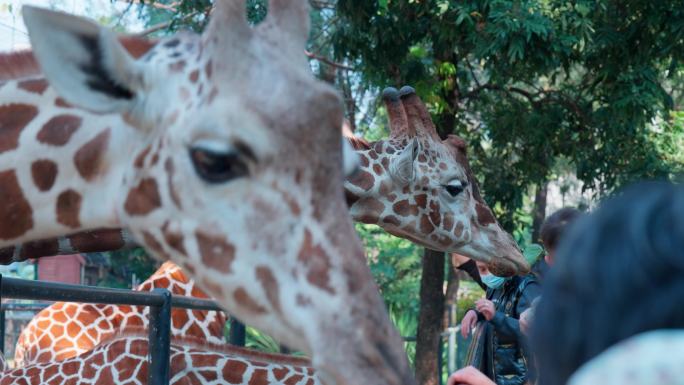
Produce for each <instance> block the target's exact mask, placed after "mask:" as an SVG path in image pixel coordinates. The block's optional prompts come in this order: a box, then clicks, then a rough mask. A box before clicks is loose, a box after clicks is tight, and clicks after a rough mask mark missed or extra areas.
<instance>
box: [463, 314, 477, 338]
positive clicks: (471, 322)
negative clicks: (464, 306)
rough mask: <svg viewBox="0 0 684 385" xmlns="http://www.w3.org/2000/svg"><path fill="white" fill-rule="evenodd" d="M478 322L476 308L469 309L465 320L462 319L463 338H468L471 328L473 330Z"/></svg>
mask: <svg viewBox="0 0 684 385" xmlns="http://www.w3.org/2000/svg"><path fill="white" fill-rule="evenodd" d="M476 323H477V313H475V310H468V312H467V313H466V315H465V316H464V317H463V321H461V335H462V336H463V338H468V334H470V330H472V328H473V327H474V326H475V324H476Z"/></svg>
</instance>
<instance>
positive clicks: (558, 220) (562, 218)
mask: <svg viewBox="0 0 684 385" xmlns="http://www.w3.org/2000/svg"><path fill="white" fill-rule="evenodd" d="M581 215H582V212H581V211H579V210H577V209H575V208H572V207H564V208H562V209H560V210H558V211H556V212H555V213H553V214H551V215H549V216H548V217H547V218H546V219H545V220H544V223H543V224H542V226H541V230H540V238H541V241H542V244H543V245H544V249H546V256H545V257H544V260H546V263H547V264H548V265H549V266H551V265H553V262H554V256H555V254H556V247H557V246H558V241H559V240H560V239H561V237H562V236H563V233H564V232H565V230H566V229H567V228H568V226H569V225H570V224H571V223H573V222H574V221H575V220H576V219H577V218H578V217H580V216H581Z"/></svg>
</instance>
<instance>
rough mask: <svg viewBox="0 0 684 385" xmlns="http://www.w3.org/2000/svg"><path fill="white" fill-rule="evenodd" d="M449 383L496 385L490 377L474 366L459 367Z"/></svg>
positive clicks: (456, 384)
mask: <svg viewBox="0 0 684 385" xmlns="http://www.w3.org/2000/svg"><path fill="white" fill-rule="evenodd" d="M447 385H496V384H495V383H494V382H493V381H492V380H490V379H489V377H487V376H485V375H484V374H483V373H482V372H480V371H479V370H477V369H475V368H474V367H472V366H467V367H465V368H463V369H459V370H457V371H455V372H454V373H452V374H451V376H449V379H448V380H447Z"/></svg>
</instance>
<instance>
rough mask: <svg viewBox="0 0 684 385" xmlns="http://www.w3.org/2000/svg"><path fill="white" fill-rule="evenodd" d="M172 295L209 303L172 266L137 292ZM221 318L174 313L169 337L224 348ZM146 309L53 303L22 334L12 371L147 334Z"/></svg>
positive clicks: (218, 315) (163, 267) (165, 265)
mask: <svg viewBox="0 0 684 385" xmlns="http://www.w3.org/2000/svg"><path fill="white" fill-rule="evenodd" d="M155 288H163V289H167V290H169V291H170V292H171V293H172V294H173V295H180V296H187V297H195V298H207V295H206V294H205V293H204V292H203V291H201V290H200V289H199V288H198V287H197V285H196V284H195V282H194V281H193V280H191V279H189V278H188V277H187V276H186V275H185V274H184V273H183V272H182V271H181V269H180V268H179V267H178V266H177V265H176V264H174V263H173V262H169V261H167V262H164V263H163V264H162V265H161V266H160V267H159V268H158V269H157V271H155V272H154V274H152V275H151V276H150V277H149V278H148V279H146V280H145V281H144V282H143V283H141V284H140V285H139V286H138V287H137V288H136V289H135V290H138V291H152V290H154V289H155ZM226 319H227V318H226V315H225V313H223V312H217V311H206V310H190V309H173V310H172V311H171V335H172V336H178V337H183V336H185V337H194V338H197V339H199V340H203V341H207V342H208V343H211V344H221V343H222V342H224V338H223V332H224V327H225V324H226ZM148 324H149V308H148V307H146V306H128V305H108V304H89V303H76V302H55V303H54V304H52V305H50V306H48V307H46V308H45V309H43V310H41V311H40V312H38V314H36V315H35V317H33V319H31V321H30V322H29V323H28V324H27V325H26V327H25V328H24V329H23V330H22V331H21V334H20V335H19V339H18V340H17V344H16V348H15V350H14V365H15V367H22V366H26V365H30V364H34V363H38V362H50V361H61V360H64V359H66V358H69V357H75V356H77V355H79V354H82V353H85V352H86V351H88V350H91V349H93V348H94V347H95V346H96V345H98V344H100V343H101V342H102V341H105V340H106V339H109V338H111V336H112V335H114V334H117V333H120V332H121V331H123V330H127V329H130V328H135V327H143V328H147V326H148Z"/></svg>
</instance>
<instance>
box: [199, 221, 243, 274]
mask: <svg viewBox="0 0 684 385" xmlns="http://www.w3.org/2000/svg"><path fill="white" fill-rule="evenodd" d="M195 237H196V239H197V245H198V247H199V251H200V256H201V257H202V262H203V263H204V264H205V265H206V266H208V267H209V268H210V269H212V270H216V271H219V272H222V273H226V274H230V273H232V271H233V270H232V268H231V265H232V263H233V260H235V246H233V245H232V244H230V243H229V242H228V241H227V240H226V239H225V238H224V236H223V235H216V234H205V233H204V232H201V231H197V232H196V233H195Z"/></svg>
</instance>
